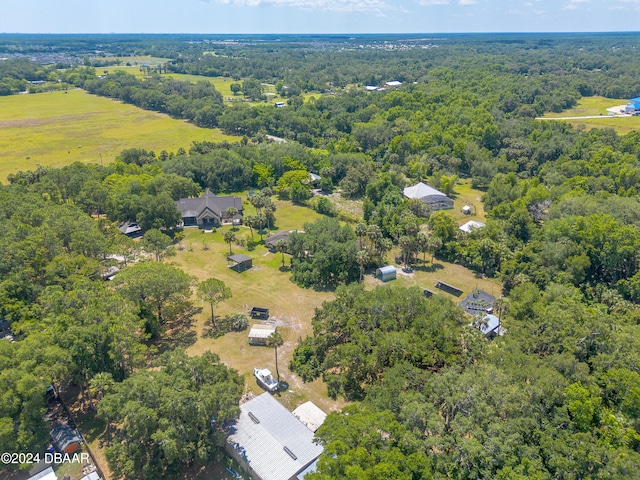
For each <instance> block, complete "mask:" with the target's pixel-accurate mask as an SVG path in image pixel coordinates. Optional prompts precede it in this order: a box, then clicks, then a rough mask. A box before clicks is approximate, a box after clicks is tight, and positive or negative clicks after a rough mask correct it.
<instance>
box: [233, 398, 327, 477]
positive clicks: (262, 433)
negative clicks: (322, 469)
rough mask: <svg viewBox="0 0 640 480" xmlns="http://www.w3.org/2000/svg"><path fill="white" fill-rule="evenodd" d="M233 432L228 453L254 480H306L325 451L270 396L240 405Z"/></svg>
mask: <svg viewBox="0 0 640 480" xmlns="http://www.w3.org/2000/svg"><path fill="white" fill-rule="evenodd" d="M230 432H231V433H230V435H229V436H228V438H227V451H228V452H229V454H230V455H231V456H232V457H233V458H234V459H236V460H237V461H238V462H239V463H240V465H241V466H242V468H243V469H245V470H246V471H247V472H248V473H249V474H250V475H251V477H252V478H254V479H261V480H295V479H299V480H302V478H304V473H307V472H306V470H307V468H308V467H309V466H310V465H311V464H313V463H314V462H315V460H316V459H317V458H318V457H319V456H320V454H321V453H322V450H323V447H322V446H321V445H318V444H316V443H314V442H313V432H312V431H311V430H309V429H308V428H307V427H306V426H304V424H302V423H301V422H300V421H299V420H298V419H297V418H296V417H294V416H293V415H292V414H291V412H289V411H288V410H287V409H286V408H285V407H284V406H283V405H281V404H280V402H278V401H277V400H276V399H274V398H273V397H272V396H271V394H269V393H263V394H262V395H259V396H257V397H255V398H254V399H252V400H249V401H248V402H246V403H244V404H242V405H240V417H239V418H238V420H236V421H235V423H234V424H233V426H232V427H231V428H230Z"/></svg>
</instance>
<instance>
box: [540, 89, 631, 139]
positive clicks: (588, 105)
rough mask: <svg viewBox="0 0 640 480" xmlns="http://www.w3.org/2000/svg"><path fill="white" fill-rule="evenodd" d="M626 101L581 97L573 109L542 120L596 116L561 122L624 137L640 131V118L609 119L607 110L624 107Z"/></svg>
mask: <svg viewBox="0 0 640 480" xmlns="http://www.w3.org/2000/svg"><path fill="white" fill-rule="evenodd" d="M628 101H629V100H628V99H620V98H618V99H616V98H605V97H598V96H594V97H583V98H581V99H580V100H579V101H578V104H577V105H576V106H575V107H573V108H570V109H568V110H564V111H562V112H559V113H546V114H545V115H544V117H542V118H545V119H553V118H557V119H563V118H566V117H588V116H597V117H598V118H574V119H569V120H563V121H565V122H568V123H570V124H571V125H573V127H575V128H585V129H587V130H591V129H593V128H613V129H614V130H616V131H617V132H618V133H619V134H622V135H624V134H626V133H629V132H630V131H632V130H639V129H640V117H637V116H636V117H609V116H608V115H609V112H608V111H607V109H608V108H612V107H616V106H619V105H625V104H626V103H627V102H628Z"/></svg>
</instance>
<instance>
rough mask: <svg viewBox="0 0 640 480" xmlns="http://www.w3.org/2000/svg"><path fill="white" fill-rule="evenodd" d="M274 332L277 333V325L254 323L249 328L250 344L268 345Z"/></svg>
mask: <svg viewBox="0 0 640 480" xmlns="http://www.w3.org/2000/svg"><path fill="white" fill-rule="evenodd" d="M272 333H276V326H275V325H253V326H252V327H251V330H249V345H266V344H267V338H269V336H270V335H271V334H272Z"/></svg>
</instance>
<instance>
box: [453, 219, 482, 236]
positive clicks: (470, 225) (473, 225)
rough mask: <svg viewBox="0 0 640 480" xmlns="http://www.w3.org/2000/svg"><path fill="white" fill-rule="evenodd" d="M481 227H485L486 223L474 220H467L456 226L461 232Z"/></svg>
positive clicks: (469, 231) (468, 231)
mask: <svg viewBox="0 0 640 480" xmlns="http://www.w3.org/2000/svg"><path fill="white" fill-rule="evenodd" d="M483 227H486V225H485V224H484V223H482V222H478V221H476V220H469V221H468V222H467V223H465V224H464V225H460V226H459V227H458V230H460V231H461V232H464V233H471V232H473V231H474V230H478V229H480V228H483Z"/></svg>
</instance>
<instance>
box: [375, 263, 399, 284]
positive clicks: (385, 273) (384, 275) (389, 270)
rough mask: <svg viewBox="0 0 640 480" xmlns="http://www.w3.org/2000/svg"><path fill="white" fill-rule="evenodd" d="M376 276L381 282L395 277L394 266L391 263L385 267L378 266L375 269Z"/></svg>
mask: <svg viewBox="0 0 640 480" xmlns="http://www.w3.org/2000/svg"><path fill="white" fill-rule="evenodd" d="M376 278H379V279H380V280H382V281H383V282H388V281H389V280H395V279H396V267H394V266H393V265H387V266H386V267H380V268H378V269H377V270H376Z"/></svg>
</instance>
